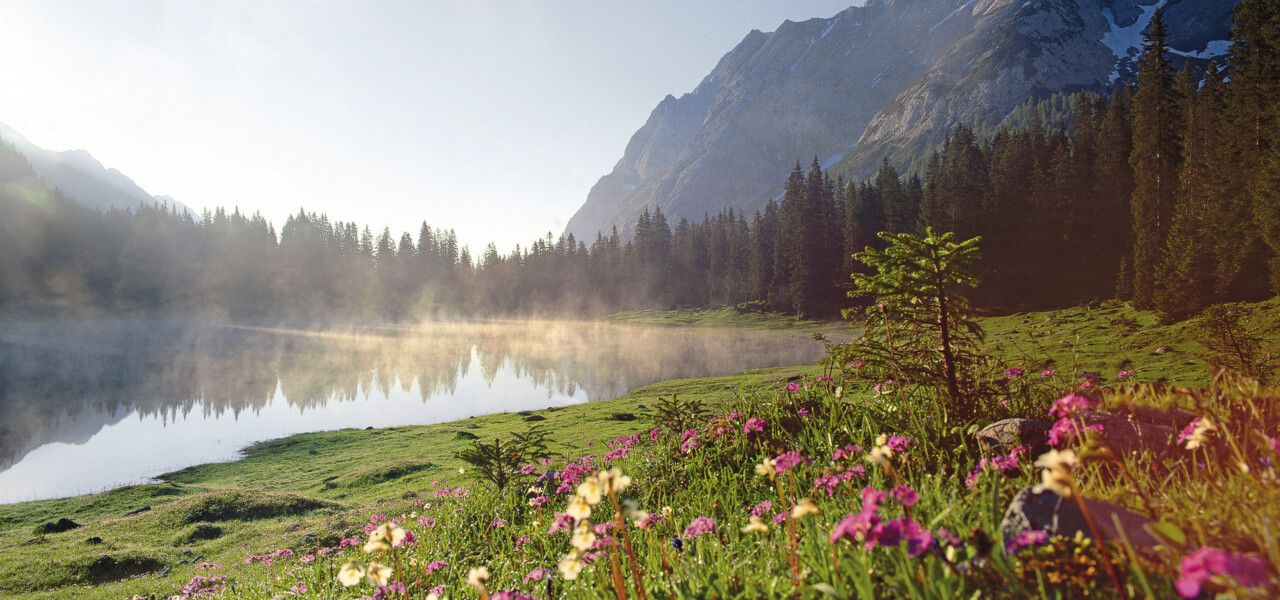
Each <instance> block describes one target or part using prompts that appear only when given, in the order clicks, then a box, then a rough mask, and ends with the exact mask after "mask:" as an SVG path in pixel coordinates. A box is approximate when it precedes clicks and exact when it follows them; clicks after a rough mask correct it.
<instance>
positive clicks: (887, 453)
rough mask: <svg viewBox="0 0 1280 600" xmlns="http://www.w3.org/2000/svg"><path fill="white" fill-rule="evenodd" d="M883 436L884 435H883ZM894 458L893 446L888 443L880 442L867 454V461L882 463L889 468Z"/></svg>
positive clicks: (882, 465) (881, 464)
mask: <svg viewBox="0 0 1280 600" xmlns="http://www.w3.org/2000/svg"><path fill="white" fill-rule="evenodd" d="M880 437H881V438H883V437H884V436H883V435H881V436H880ZM877 441H878V440H877ZM892 459H893V448H890V447H889V446H888V445H886V444H880V445H879V446H876V447H875V448H872V449H871V453H870V454H868V455H867V462H869V463H872V464H876V465H880V466H881V467H883V468H886V469H887V468H889V464H890V463H889V461H890V460H892Z"/></svg>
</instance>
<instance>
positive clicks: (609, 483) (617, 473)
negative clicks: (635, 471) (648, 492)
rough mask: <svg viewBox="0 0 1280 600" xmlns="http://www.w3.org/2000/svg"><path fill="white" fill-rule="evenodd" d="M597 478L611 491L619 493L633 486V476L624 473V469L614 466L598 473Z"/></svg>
mask: <svg viewBox="0 0 1280 600" xmlns="http://www.w3.org/2000/svg"><path fill="white" fill-rule="evenodd" d="M596 479H597V480H598V481H600V483H601V484H602V485H603V486H604V488H605V490H606V491H608V492H610V493H615V494H616V493H619V492H621V491H622V490H625V489H627V488H629V487H631V478H630V477H628V476H626V475H623V474H622V469H619V468H617V467H614V468H612V469H609V470H608V471H600V474H598V475H596Z"/></svg>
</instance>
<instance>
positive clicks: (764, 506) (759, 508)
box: [751, 500, 773, 517]
mask: <svg viewBox="0 0 1280 600" xmlns="http://www.w3.org/2000/svg"><path fill="white" fill-rule="evenodd" d="M771 510H773V503H772V502H770V501H768V500H765V501H764V502H761V503H760V504H757V505H756V506H755V508H753V509H751V516H753V517H758V516H760V515H763V514H764V513H767V512H769V511H771Z"/></svg>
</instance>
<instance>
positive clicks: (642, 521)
mask: <svg viewBox="0 0 1280 600" xmlns="http://www.w3.org/2000/svg"><path fill="white" fill-rule="evenodd" d="M661 520H662V515H651V514H648V513H637V515H636V527H638V528H640V529H650V528H652V527H653V526H654V524H656V523H658V522H659V521H661Z"/></svg>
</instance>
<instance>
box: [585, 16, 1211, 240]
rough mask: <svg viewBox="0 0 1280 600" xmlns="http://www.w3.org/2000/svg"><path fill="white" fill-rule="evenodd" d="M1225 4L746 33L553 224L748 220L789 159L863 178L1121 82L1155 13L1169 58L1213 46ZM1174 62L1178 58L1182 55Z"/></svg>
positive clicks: (625, 231)
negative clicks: (1026, 106)
mask: <svg viewBox="0 0 1280 600" xmlns="http://www.w3.org/2000/svg"><path fill="white" fill-rule="evenodd" d="M1235 5H1236V1H1235V0H1036V1H1034V2H1027V1H1025V0H870V1H869V2H868V3H867V5H866V6H865V7H851V8H848V9H846V10H844V11H842V12H841V13H840V14H838V15H835V16H833V17H831V18H829V19H811V20H808V21H805V22H802V23H794V22H790V21H787V22H784V23H783V24H782V25H781V26H779V27H778V29H777V31H775V32H772V33H762V32H760V31H752V32H751V33H749V34H747V36H746V37H745V38H744V39H743V40H742V42H741V43H740V44H738V46H737V47H736V48H734V49H733V50H731V51H730V52H729V53H728V54H726V55H725V56H724V57H723V58H722V59H721V60H720V63H719V64H718V65H716V67H715V69H714V70H712V72H711V73H710V74H709V75H707V77H706V78H705V79H704V80H703V81H702V83H700V84H699V85H698V87H697V88H696V89H694V91H692V92H691V93H688V94H685V95H684V96H682V97H680V98H675V97H674V96H667V98H666V99H664V100H663V101H662V102H660V103H659V104H658V106H657V107H656V108H655V109H654V111H653V113H652V114H651V115H650V117H649V120H648V122H646V123H645V124H644V126H643V127H641V128H640V129H639V130H638V131H637V132H636V133H635V134H634V135H633V136H632V138H631V141H630V142H629V143H628V144H627V146H626V150H625V151H624V153H623V156H622V159H621V160H619V161H618V163H617V165H616V166H615V167H614V169H613V172H611V173H609V174H607V175H605V176H604V177H601V178H600V180H599V182H597V183H596V185H595V186H594V187H593V188H592V189H591V192H590V194H589V195H588V196H587V200H586V202H585V203H584V204H583V205H582V207H581V208H580V209H579V210H578V211H577V213H576V214H575V215H574V216H573V218H572V219H571V220H570V221H569V224H568V226H567V227H566V233H572V234H573V235H574V236H575V237H577V238H578V239H585V240H588V241H589V240H591V239H593V238H594V237H595V235H596V233H597V232H604V233H605V234H606V235H607V234H608V232H609V229H610V228H611V227H613V226H617V227H618V230H619V232H620V234H621V237H622V239H623V240H624V241H625V240H627V239H630V238H631V228H632V227H633V226H634V224H635V222H636V219H637V218H638V217H639V215H640V213H641V211H642V210H643V209H645V208H646V207H648V208H650V209H652V208H653V207H655V206H656V207H661V208H662V210H663V212H664V213H665V214H666V216H667V218H668V219H669V220H670V221H671V222H672V223H676V222H678V221H679V220H680V219H681V218H684V217H687V218H690V219H692V220H700V219H701V218H702V216H703V214H705V213H707V212H710V213H716V212H718V211H719V210H721V209H722V208H725V207H733V208H735V209H740V210H747V211H754V210H755V209H757V208H759V207H761V206H762V205H763V204H764V203H765V202H766V201H767V200H768V199H770V198H774V197H777V196H778V195H779V194H780V193H781V191H782V190H781V182H783V181H785V180H786V176H787V173H788V172H789V171H790V170H791V169H792V168H793V167H794V166H795V164H796V161H797V160H799V161H801V162H802V163H804V164H808V163H809V161H810V160H811V159H812V158H813V157H814V156H817V157H818V160H819V162H820V163H821V164H822V166H823V168H824V169H826V170H827V171H828V172H829V173H830V174H832V175H833V176H834V175H843V176H845V177H855V178H861V177H865V176H867V175H868V174H869V173H870V172H871V171H873V170H874V169H875V167H876V166H877V164H878V163H879V161H880V160H881V159H882V158H883V157H885V156H887V157H889V159H890V161H892V162H893V163H894V164H896V165H898V166H899V168H900V169H908V168H910V166H911V165H912V164H913V163H917V162H918V161H919V160H920V159H921V157H922V156H923V155H924V154H925V153H926V152H927V150H928V149H929V148H931V147H935V146H937V145H939V144H940V143H941V142H942V139H943V136H944V135H945V133H946V132H947V131H950V130H951V129H952V128H953V127H954V126H955V125H956V124H960V123H966V124H973V125H981V124H983V123H988V124H994V123H999V122H1000V121H1002V120H1003V119H1004V118H1005V117H1006V116H1007V115H1008V114H1009V113H1010V111H1012V110H1013V109H1014V108H1015V107H1017V106H1018V105H1020V104H1022V103H1023V102H1025V101H1027V100H1028V99H1029V98H1042V97H1046V96H1048V95H1049V94H1051V93H1054V92H1073V91H1077V90H1079V89H1081V88H1087V89H1094V90H1102V89H1105V88H1108V87H1111V86H1113V85H1116V84H1118V83H1120V82H1123V81H1125V80H1126V79H1128V78H1129V77H1130V76H1131V74H1132V73H1133V67H1132V60H1133V58H1134V57H1135V56H1136V55H1137V49H1138V47H1139V45H1140V43H1141V35H1140V34H1141V32H1142V30H1143V29H1144V28H1145V27H1146V25H1147V23H1148V22H1149V21H1150V19H1151V16H1152V15H1153V14H1154V12H1155V10H1156V8H1157V7H1161V8H1162V9H1163V10H1164V15H1165V22H1166V23H1167V24H1168V26H1169V30H1170V32H1171V35H1170V37H1169V42H1170V45H1171V47H1172V48H1173V50H1174V52H1175V53H1176V54H1178V55H1179V56H1181V57H1184V58H1186V59H1187V60H1193V61H1196V62H1197V63H1199V64H1204V63H1206V62H1207V61H1208V59H1209V58H1212V57H1217V56H1221V55H1222V54H1223V53H1225V51H1226V47H1227V42H1226V40H1227V39H1228V36H1229V32H1230V26H1231V22H1230V19H1231V11H1232V9H1233V8H1234V6H1235ZM1176 62H1178V63H1180V62H1181V60H1177V61H1176Z"/></svg>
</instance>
